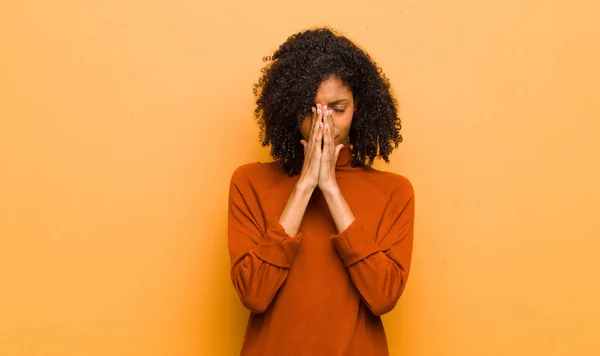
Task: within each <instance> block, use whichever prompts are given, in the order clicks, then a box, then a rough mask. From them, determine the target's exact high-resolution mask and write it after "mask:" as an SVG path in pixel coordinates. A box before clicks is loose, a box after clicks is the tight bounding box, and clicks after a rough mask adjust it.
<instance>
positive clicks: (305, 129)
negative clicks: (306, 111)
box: [300, 118, 312, 141]
mask: <svg viewBox="0 0 600 356" xmlns="http://www.w3.org/2000/svg"><path fill="white" fill-rule="evenodd" d="M311 121H312V119H311V118H306V119H304V121H302V125H300V134H301V135H302V138H303V139H304V140H305V141H306V140H308V135H309V134H310V124H311Z"/></svg>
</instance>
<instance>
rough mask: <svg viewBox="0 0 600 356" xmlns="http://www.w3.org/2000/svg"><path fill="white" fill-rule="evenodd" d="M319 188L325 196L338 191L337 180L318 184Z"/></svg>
mask: <svg viewBox="0 0 600 356" xmlns="http://www.w3.org/2000/svg"><path fill="white" fill-rule="evenodd" d="M319 189H321V192H323V195H325V196H326V197H327V196H333V195H335V194H339V193H340V187H339V186H338V185H337V182H332V183H326V184H322V185H319Z"/></svg>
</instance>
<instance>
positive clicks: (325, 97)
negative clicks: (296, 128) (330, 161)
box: [300, 77, 354, 145]
mask: <svg viewBox="0 0 600 356" xmlns="http://www.w3.org/2000/svg"><path fill="white" fill-rule="evenodd" d="M317 104H321V106H325V105H327V109H332V110H333V114H332V115H331V117H332V120H333V128H334V133H335V144H336V145H337V144H340V143H346V142H347V140H348V134H349V133H350V125H351V124H352V115H353V114H354V98H353V96H352V91H351V90H350V88H349V87H347V86H346V85H344V84H343V83H342V82H341V81H340V80H339V79H338V78H336V77H330V78H329V79H326V80H324V81H323V82H322V83H321V84H320V85H319V89H318V90H317V95H316V96H315V107H316V106H317ZM311 124H312V114H309V115H308V116H306V118H305V119H304V121H302V125H301V126H300V133H301V134H302V138H303V139H304V140H305V141H308V137H309V135H310V127H311Z"/></svg>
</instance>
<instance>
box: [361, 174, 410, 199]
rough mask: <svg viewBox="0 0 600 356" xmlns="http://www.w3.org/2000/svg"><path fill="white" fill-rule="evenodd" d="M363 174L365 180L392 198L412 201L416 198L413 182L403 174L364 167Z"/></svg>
mask: <svg viewBox="0 0 600 356" xmlns="http://www.w3.org/2000/svg"><path fill="white" fill-rule="evenodd" d="M363 172H364V175H363V177H364V178H365V179H367V180H368V181H370V182H371V183H372V184H373V185H374V186H376V187H377V189H379V190H380V191H381V192H382V193H383V194H385V195H387V196H388V197H390V198H403V197H404V198H408V199H410V198H412V197H413V196H414V188H413V185H412V183H411V181H410V180H409V179H408V178H407V177H405V176H403V175H401V174H398V173H394V172H388V171H383V170H379V169H375V168H372V167H364V168H363Z"/></svg>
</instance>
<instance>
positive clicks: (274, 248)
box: [254, 222, 301, 268]
mask: <svg viewBox="0 0 600 356" xmlns="http://www.w3.org/2000/svg"><path fill="white" fill-rule="evenodd" d="M300 240H301V234H300V233H298V235H296V236H294V237H291V236H290V235H288V234H287V232H285V229H284V228H283V226H281V224H279V222H275V223H274V224H273V225H272V226H270V227H268V228H267V233H266V234H265V236H264V237H263V239H262V241H261V242H260V243H259V244H258V245H257V246H256V248H255V249H254V253H255V254H256V256H258V258H260V259H261V260H263V261H265V262H267V263H269V264H272V265H274V266H277V267H281V268H291V267H292V263H293V262H294V259H295V258H296V254H297V253H298V247H300Z"/></svg>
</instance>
